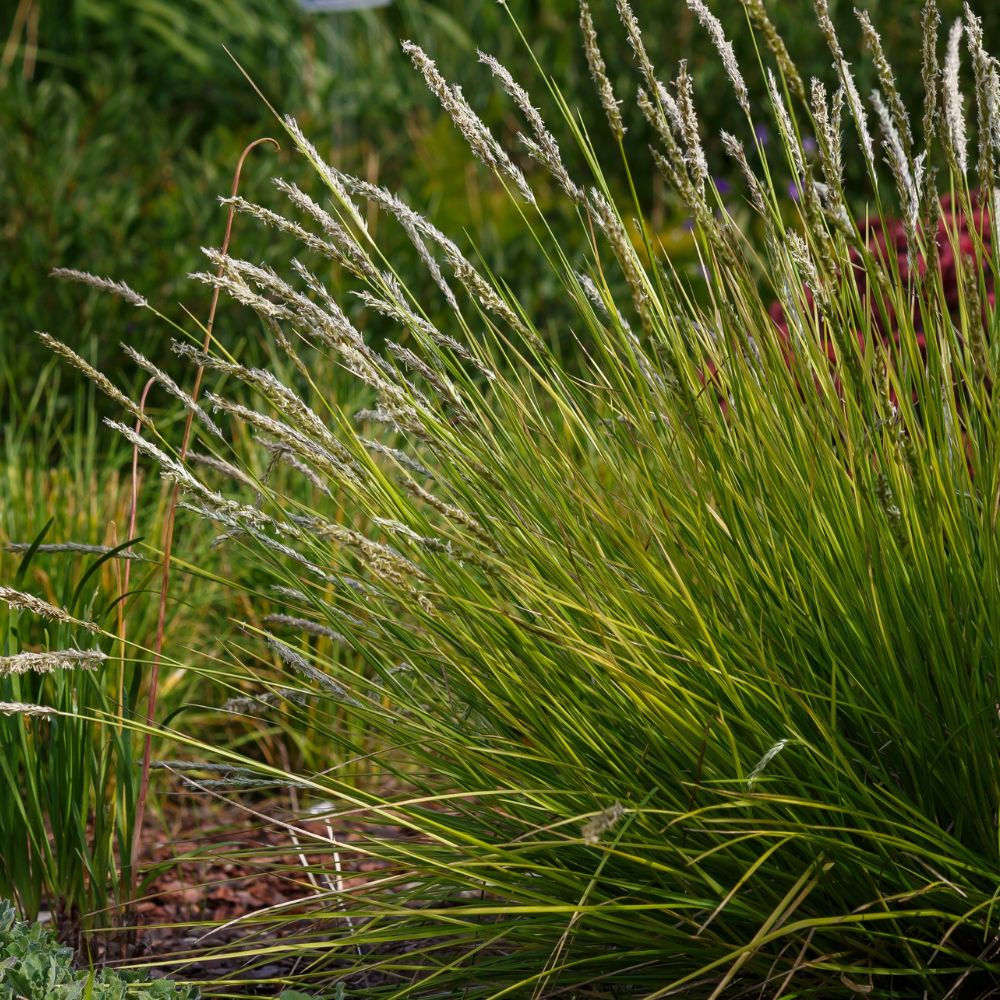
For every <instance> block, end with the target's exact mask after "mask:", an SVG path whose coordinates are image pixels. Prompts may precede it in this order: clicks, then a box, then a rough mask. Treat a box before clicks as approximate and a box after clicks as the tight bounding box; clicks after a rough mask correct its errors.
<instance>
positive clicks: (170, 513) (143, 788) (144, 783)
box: [131, 136, 281, 888]
mask: <svg viewBox="0 0 1000 1000" xmlns="http://www.w3.org/2000/svg"><path fill="white" fill-rule="evenodd" d="M265 142H269V143H271V145H273V146H274V148H275V149H281V147H280V146H279V145H278V142H277V141H276V140H275V139H272V138H271V137H270V136H265V137H263V138H260V139H255V140H254V141H253V142H251V143H249V144H248V145H247V146H246V147H245V148H244V150H243V152H242V153H241V154H240V158H239V160H238V161H237V163H236V170H235V171H234V172H233V186H232V192H231V197H233V198H235V197H236V195H237V193H238V192H239V187H240V176H241V175H242V173H243V164H244V162H245V161H246V158H247V156H248V155H249V154H250V151H251V150H252V149H255V148H256V147H257V146H260V145H261V144H262V143H265ZM235 215H236V209H235V207H234V206H232V205H230V206H229V215H228V216H227V218H226V235H225V238H224V239H223V241H222V253H223V254H226V253H228V252H229V242H230V239H231V238H232V235H233V218H234V216H235ZM218 274H219V276H220V277H221V276H222V265H221V264H220V265H219V270H218ZM218 305H219V286H218V285H216V286H215V290H214V291H213V293H212V304H211V306H210V308H209V311H208V322H207V323H206V324H205V338H204V342H203V344H202V350H204V351H208V349H209V348H210V347H211V345H212V328H213V326H214V325H215V311H216V309H217V307H218ZM204 374H205V368H204V366H203V365H199V366H198V370H197V372H196V373H195V378H194V387H193V389H192V391H191V396H192V398H193V399H195V400H197V399H198V395H199V393H200V392H201V381H202V377H203V376H204ZM143 396H144V398H145V393H143ZM193 422H194V412H193V411H192V410H188V414H187V420H186V421H185V423H184V437H183V439H182V441H181V450H180V460H181V462H183V461H184V460H185V459H186V458H187V454H188V447H189V445H190V443H191V427H192V424H193ZM134 454H135V453H134V452H133V456H134ZM134 476H135V464H133V480H132V482H133V517H134V514H135V502H136V494H135V478H134ZM179 499H180V487H179V486H174V489H173V493H172V494H171V497H170V506H169V507H168V508H167V516H166V520H165V522H164V525H163V571H162V575H161V578H160V605H159V611H158V613H157V619H156V642H155V645H154V647H153V665H152V668H151V670H150V676H149V696H148V698H147V700H146V740H145V744H144V746H143V752H142V776H141V778H140V780H139V794H138V796H137V798H136V806H135V825H134V826H133V829H132V852H131V871H132V884H133V888H134V886H135V879H136V868H137V862H138V858H139V846H140V841H141V837H142V822H143V818H144V816H145V812H146V797H147V795H148V793H149V768H150V761H151V757H152V748H153V732H152V729H153V721H154V718H155V714H156V695H157V691H158V688H159V682H160V662H161V659H162V654H163V637H164V633H165V631H166V618H167V595H168V592H169V587H170V556H171V551H172V549H173V542H174V519H175V516H176V513H177V503H178V501H179ZM133 526H134V525H133Z"/></svg>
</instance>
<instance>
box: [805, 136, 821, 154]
mask: <svg viewBox="0 0 1000 1000" xmlns="http://www.w3.org/2000/svg"><path fill="white" fill-rule="evenodd" d="M802 148H803V149H804V150H805V152H806V154H807V155H808V156H812V154H813V153H815V152H816V150H817V149H818V147H817V145H816V140H815V139H814V138H813V137H812V136H811V135H807V136H806V137H805V138H804V139H803V140H802Z"/></svg>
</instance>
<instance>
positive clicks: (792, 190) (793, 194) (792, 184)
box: [788, 181, 802, 201]
mask: <svg viewBox="0 0 1000 1000" xmlns="http://www.w3.org/2000/svg"><path fill="white" fill-rule="evenodd" d="M801 194H802V192H801V191H800V190H799V185H798V181H789V182H788V197H789V198H791V199H792V201H798V200H799V195H801Z"/></svg>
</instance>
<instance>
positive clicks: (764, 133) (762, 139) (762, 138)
mask: <svg viewBox="0 0 1000 1000" xmlns="http://www.w3.org/2000/svg"><path fill="white" fill-rule="evenodd" d="M753 134H754V135H755V136H757V141H758V142H759V143H760V144H761V145H762V146H766V145H767V144H768V142H769V141H770V139H771V133H770V132H769V131H768V129H767V126H766V125H754V127H753Z"/></svg>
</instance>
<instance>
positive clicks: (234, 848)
mask: <svg viewBox="0 0 1000 1000" xmlns="http://www.w3.org/2000/svg"><path fill="white" fill-rule="evenodd" d="M291 818H292V814H291V813H290V812H289V810H288V804H287V800H285V801H283V802H276V801H275V802H267V801H265V802H258V803H254V804H253V806H252V807H250V808H249V809H247V808H242V807H240V806H238V805H234V804H233V803H231V802H228V801H226V800H224V799H221V798H216V797H209V796H191V795H182V796H176V797H173V798H172V799H171V800H170V801H169V803H168V805H167V807H166V809H165V810H164V811H163V812H162V813H161V814H160V815H158V816H152V817H150V818H149V819H148V820H147V822H146V824H145V833H144V842H145V845H146V847H145V860H144V870H145V872H148V873H149V874H150V880H149V883H148V885H147V888H146V891H145V892H144V894H143V896H142V898H141V900H140V901H139V902H138V903H137V904H136V907H135V909H136V914H137V922H138V925H139V929H138V938H137V942H136V946H135V951H134V955H135V957H137V958H138V959H139V960H141V961H151V962H152V963H153V964H154V968H155V970H156V973H157V974H160V975H169V976H171V977H173V978H178V979H182V980H185V981H200V980H209V979H219V978H225V979H238V980H240V981H242V982H244V983H247V984H248V985H247V986H246V987H243V986H241V987H240V992H241V993H243V994H245V995H250V993H251V989H252V987H251V986H250V984H252V983H253V982H254V981H261V982H262V985H261V988H260V990H261V992H260V995H262V996H273V995H274V992H275V986H274V983H273V981H274V980H275V979H278V978H285V977H288V976H290V975H293V974H294V973H295V972H296V971H298V970H296V968H295V965H296V960H294V959H283V960H281V961H275V962H268V961H267V960H266V958H262V957H261V953H262V952H264V951H265V950H266V949H267V947H268V945H271V944H274V943H275V942H276V940H277V934H279V933H280V936H281V937H288V936H293V935H297V934H306V933H308V930H309V925H308V922H307V921H306V920H298V921H295V920H290V921H287V922H284V921H283V922H282V925H281V930H280V932H276V931H275V930H274V927H273V926H270V925H265V926H260V925H259V923H258V921H257V920H255V918H259V917H260V915H261V914H263V913H264V912H265V911H267V910H268V909H270V908H275V907H280V908H281V911H282V912H283V913H285V914H288V913H295V912H303V913H304V912H305V911H307V910H308V909H309V906H310V899H311V897H314V896H315V895H316V894H317V892H320V891H323V892H329V890H330V889H332V888H334V886H332V885H331V884H330V883H329V882H327V881H325V880H324V878H323V876H313V875H311V873H310V872H309V870H308V869H307V868H306V863H307V862H313V863H316V864H317V865H318V866H322V867H323V868H324V869H325V870H329V869H330V868H331V861H332V858H331V853H330V850H329V849H326V850H325V852H323V853H321V854H318V853H316V850H315V847H316V844H315V842H314V843H313V844H312V845H311V846H312V848H313V849H312V851H310V844H309V843H308V841H306V840H305V839H302V838H300V839H301V840H302V844H303V852H302V853H301V854H300V853H299V852H298V851H297V850H296V849H295V844H294V841H293V839H292V836H293V835H292V833H291V832H290V831H289V830H288V829H287V828H286V827H284V826H282V825H281V824H282V823H285V822H288V821H289V820H290V819H291ZM296 827H297V828H298V829H303V830H309V831H312V832H314V833H315V834H316V835H317V836H320V837H322V836H329V832H330V830H331V828H330V827H328V826H327V824H326V823H325V821H323V820H315V819H309V820H306V821H302V820H297V821H296ZM332 832H333V835H334V836H335V837H336V839H337V841H338V842H339V843H341V844H343V843H344V842H348V843H349V842H350V841H352V840H356V839H358V838H359V837H360V836H361V835H362V834H367V835H371V834H375V835H377V836H379V837H392V836H400V835H401V833H400V830H399V829H398V828H392V827H388V826H385V825H377V824H366V823H365V822H363V821H362V820H359V819H352V820H350V821H344V820H342V819H339V820H337V825H336V827H335V828H333V829H332ZM340 860H341V865H342V882H341V889H343V890H351V889H357V888H358V887H359V886H360V885H362V884H363V883H364V881H365V880H366V879H367V878H368V877H369V875H370V873H371V872H372V871H374V870H377V869H378V868H379V867H380V863H379V862H377V861H373V860H370V859H366V858H365V857H364V856H363V855H362V854H361V853H360V852H350V851H344V850H341V851H340ZM213 955H217V956H218V957H213ZM265 981H266V984H265Z"/></svg>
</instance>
